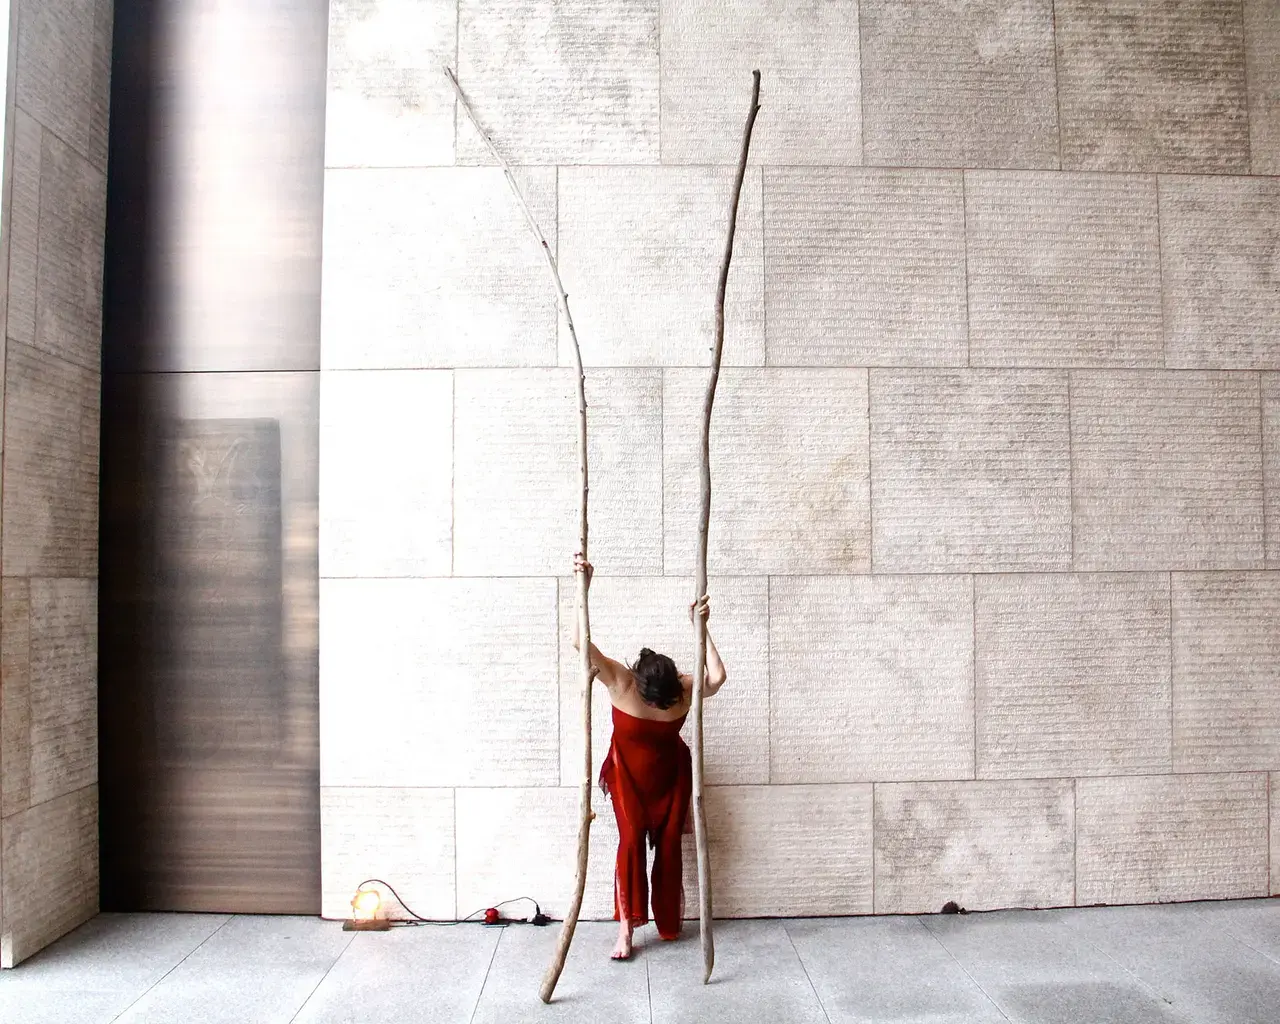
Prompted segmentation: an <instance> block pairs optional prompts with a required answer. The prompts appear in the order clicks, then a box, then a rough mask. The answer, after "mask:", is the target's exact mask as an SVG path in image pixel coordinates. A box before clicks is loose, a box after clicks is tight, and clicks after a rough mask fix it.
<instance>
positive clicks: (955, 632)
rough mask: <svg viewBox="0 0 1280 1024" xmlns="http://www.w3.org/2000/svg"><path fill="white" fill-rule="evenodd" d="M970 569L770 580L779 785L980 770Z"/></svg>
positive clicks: (950, 775) (773, 743)
mask: <svg viewBox="0 0 1280 1024" xmlns="http://www.w3.org/2000/svg"><path fill="white" fill-rule="evenodd" d="M972 609H973V590H972V583H971V581H970V580H969V579H968V578H967V577H965V576H856V577H835V576H825V577H824V576H817V577H796V576H779V577H776V578H774V579H771V580H770V581H769V674H770V730H769V735H770V761H771V774H770V781H771V782H774V783H797V782H806V783H833V782H876V781H887V780H902V779H968V778H972V777H973V611H972Z"/></svg>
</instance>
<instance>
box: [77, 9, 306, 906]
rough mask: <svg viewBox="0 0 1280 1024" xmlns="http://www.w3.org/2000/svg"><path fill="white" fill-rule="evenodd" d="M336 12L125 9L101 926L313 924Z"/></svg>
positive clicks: (116, 117) (106, 502)
mask: <svg viewBox="0 0 1280 1024" xmlns="http://www.w3.org/2000/svg"><path fill="white" fill-rule="evenodd" d="M326 17H327V5H326V4H325V3H324V0H119V3H118V5H117V20H116V39H115V53H114V62H115V63H114V68H113V70H114V75H113V86H112V124H111V164H110V169H109V183H108V229H107V257H106V258H107V267H106V274H105V278H106V285H105V298H104V307H105V308H104V338H103V353H104V355H103V359H104V375H103V411H102V516H101V523H102V527H101V529H102V537H101V588H102V590H101V602H100V608H101V611H100V615H101V622H100V652H99V653H100V664H101V668H100V676H101V683H100V716H99V717H100V726H101V728H100V735H101V739H100V755H101V757H100V762H101V779H102V786H101V789H102V806H101V811H102V814H101V821H102V826H101V827H102V879H103V883H102V884H103V892H102V903H103V907H104V909H112V910H131V909H148V910H201V911H236V912H254V911H256V912H280V913H315V912H317V911H318V909H319V903H320V810H319V738H318V712H319V703H318V671H317V664H318V632H317V622H318V557H317V506H318V481H317V466H318V458H317V457H318V445H319V439H318V427H319V424H318V409H319V373H318V370H319V309H320V277H319V267H320V218H321V185H322V175H323V135H324V80H323V79H324V60H325V23H326ZM170 370H172V371H180V372H157V371H170ZM140 371H141V372H140Z"/></svg>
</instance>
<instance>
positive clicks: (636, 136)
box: [458, 0, 658, 164]
mask: <svg viewBox="0 0 1280 1024" xmlns="http://www.w3.org/2000/svg"><path fill="white" fill-rule="evenodd" d="M458 80H459V82H460V83H461V84H462V88H463V90H464V91H465V92H466V94H467V98H468V99H469V100H470V102H471V105H472V107H473V108H474V109H475V111H476V115H477V116H478V117H479V118H480V123H481V124H482V125H484V127H485V129H486V130H487V131H488V132H489V134H490V135H491V136H492V137H493V139H494V141H495V143H496V144H497V146H498V147H499V149H500V150H501V152H502V154H503V156H505V157H506V159H508V160H510V161H511V162H512V163H524V164H610V163H612V164H636V163H657V161H658V0H630V2H628V3H625V4H619V3H616V2H615V0H579V2H576V3H572V4H564V3H558V2H556V0H458ZM458 159H459V162H462V163H474V162H481V163H488V162H490V160H491V158H490V157H489V154H488V151H487V150H486V149H485V148H484V143H483V142H482V141H481V139H480V137H479V135H478V134H477V132H476V130H475V127H474V126H473V125H472V124H471V123H470V121H469V120H468V119H467V118H466V116H465V115H463V114H461V113H459V115H458Z"/></svg>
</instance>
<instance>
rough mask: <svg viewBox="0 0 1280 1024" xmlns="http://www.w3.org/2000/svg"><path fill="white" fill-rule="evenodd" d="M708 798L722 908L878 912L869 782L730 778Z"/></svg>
mask: <svg viewBox="0 0 1280 1024" xmlns="http://www.w3.org/2000/svg"><path fill="white" fill-rule="evenodd" d="M706 802H707V831H708V833H709V835H710V838H711V849H710V857H711V885H712V891H713V893H714V897H715V912H716V915H717V916H721V915H723V916H725V917H782V916H784V915H796V916H815V917H816V916H828V915H844V914H869V913H871V880H872V864H871V787H870V786H724V787H720V788H716V789H709V790H708V791H707V798H706ZM685 874H686V876H689V875H691V874H692V877H693V878H694V879H696V878H697V873H696V871H692V872H691V871H690V868H689V866H686V870H685ZM686 885H687V888H688V889H689V900H690V901H691V902H690V903H689V904H688V905H689V907H690V910H689V915H690V916H691V917H694V918H696V917H697V913H698V912H697V904H696V902H692V901H693V899H694V889H695V886H693V885H688V883H686Z"/></svg>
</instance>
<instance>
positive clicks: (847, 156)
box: [662, 0, 862, 164]
mask: <svg viewBox="0 0 1280 1024" xmlns="http://www.w3.org/2000/svg"><path fill="white" fill-rule="evenodd" d="M753 68H756V69H759V71H760V102H761V113H760V116H759V118H758V119H757V121H756V125H755V129H754V131H753V133H752V136H751V159H752V160H753V161H755V162H759V163H766V164H859V163H861V162H862V137H861V128H862V102H861V96H860V89H861V86H860V81H859V73H858V5H857V4H852V3H824V4H794V3H787V2H786V0H746V2H739V3H735V4H725V3H721V2H718V0H674V2H666V3H663V4H662V160H663V162H664V163H684V164H734V163H736V162H737V160H738V154H739V150H740V148H741V145H742V127H743V124H744V122H745V120H746V116H747V108H748V105H749V101H750V99H751V75H750V71H751V69H753Z"/></svg>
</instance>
